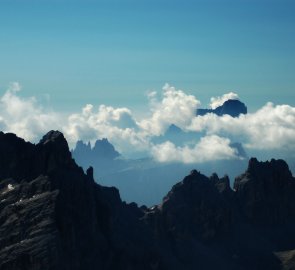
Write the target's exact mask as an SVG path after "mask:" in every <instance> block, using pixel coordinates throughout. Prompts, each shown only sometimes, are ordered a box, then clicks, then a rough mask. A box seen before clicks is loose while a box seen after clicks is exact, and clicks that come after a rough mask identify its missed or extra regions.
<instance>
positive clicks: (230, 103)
mask: <svg viewBox="0 0 295 270" xmlns="http://www.w3.org/2000/svg"><path fill="white" fill-rule="evenodd" d="M207 113H214V114H217V115H218V116H222V115H225V114H228V115H230V116H232V117H239V115H240V114H247V107H246V105H245V104H244V103H243V102H241V101H239V100H236V99H229V100H227V101H225V102H224V103H223V104H222V105H221V106H219V107H217V108H216V109H198V110H197V115H201V116H202V115H205V114H207Z"/></svg>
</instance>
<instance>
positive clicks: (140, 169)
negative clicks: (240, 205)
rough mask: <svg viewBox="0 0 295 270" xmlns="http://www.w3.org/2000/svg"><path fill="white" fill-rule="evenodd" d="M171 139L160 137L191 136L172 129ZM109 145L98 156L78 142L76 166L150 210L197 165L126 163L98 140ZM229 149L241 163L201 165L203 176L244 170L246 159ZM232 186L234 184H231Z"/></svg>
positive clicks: (242, 153)
mask: <svg viewBox="0 0 295 270" xmlns="http://www.w3.org/2000/svg"><path fill="white" fill-rule="evenodd" d="M167 133H168V135H170V136H168V137H167V136H166V135H165V136H162V138H160V137H158V138H159V139H163V140H164V141H166V140H167V139H168V138H169V139H170V140H172V139H173V136H172V135H173V134H175V137H174V138H175V140H173V142H175V141H176V140H177V139H178V140H179V141H180V140H182V141H183V138H184V136H186V138H188V137H187V136H190V135H193V136H195V134H196V133H195V132H194V133H192V132H191V133H186V132H184V131H182V130H181V129H180V128H178V127H177V126H175V125H171V127H170V128H169V129H168V131H167ZM99 141H100V142H104V143H105V144H107V145H108V147H104V149H108V151H109V153H106V152H103V151H102V153H100V149H96V150H95V151H94V148H93V149H91V146H90V144H89V143H88V144H86V143H83V142H82V141H79V142H77V145H76V148H75V149H74V150H72V155H73V158H74V159H75V161H76V162H77V164H79V165H80V166H82V167H83V169H84V170H85V171H86V170H87V168H88V167H89V166H92V167H93V168H94V178H95V180H96V181H97V182H98V183H100V184H102V185H105V186H115V187H117V188H119V189H120V194H121V196H122V198H123V199H124V200H126V201H127V202H136V203H138V204H140V205H147V206H152V205H155V204H158V203H159V202H160V201H161V199H162V198H163V196H165V194H166V192H167V190H169V188H170V187H171V186H172V185H174V184H175V183H177V182H178V181H179V179H180V178H181V177H182V176H183V175H185V174H186V173H187V172H189V171H191V170H192V169H193V168H194V167H195V166H196V164H183V163H180V162H179V163H161V162H157V161H155V160H153V159H152V158H141V159H125V158H124V157H122V156H121V155H120V154H119V153H118V152H117V151H116V150H115V149H114V147H113V146H112V145H111V144H110V143H109V142H108V141H107V140H106V139H103V140H99ZM179 143H180V142H179ZM231 147H232V148H233V149H234V150H235V151H236V152H237V154H238V155H239V157H240V159H235V160H219V161H215V162H203V163H202V164H198V168H199V169H200V170H202V172H204V173H206V174H212V173H213V172H217V173H218V174H220V175H224V174H228V175H229V176H230V178H231V179H233V178H234V177H235V176H236V175H237V174H240V173H241V172H243V171H244V170H245V168H246V167H247V161H248V157H247V155H246V153H245V151H244V149H243V147H242V145H241V144H239V143H232V144H231ZM232 184H233V183H232Z"/></svg>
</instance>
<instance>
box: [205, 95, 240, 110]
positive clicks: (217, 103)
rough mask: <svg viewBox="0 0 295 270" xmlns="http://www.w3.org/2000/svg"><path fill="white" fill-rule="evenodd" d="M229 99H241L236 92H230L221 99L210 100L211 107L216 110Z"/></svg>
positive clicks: (213, 98)
mask: <svg viewBox="0 0 295 270" xmlns="http://www.w3.org/2000/svg"><path fill="white" fill-rule="evenodd" d="M229 99H239V96H238V95H237V94H236V93H234V92H229V93H227V94H224V95H222V96H221V97H212V98H211V99H210V101H211V103H210V107H211V109H216V108H217V107H219V106H221V105H222V104H223V103H224V102H225V101H227V100H229Z"/></svg>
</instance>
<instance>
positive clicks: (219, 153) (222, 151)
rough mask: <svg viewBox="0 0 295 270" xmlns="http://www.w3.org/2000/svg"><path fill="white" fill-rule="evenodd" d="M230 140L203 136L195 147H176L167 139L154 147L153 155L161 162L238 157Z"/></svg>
mask: <svg viewBox="0 0 295 270" xmlns="http://www.w3.org/2000/svg"><path fill="white" fill-rule="evenodd" d="M230 143H231V142H230V140H229V139H227V138H222V137H219V136H216V135H210V136H206V137H202V138H201V140H200V141H199V143H197V144H195V145H194V146H193V147H190V146H184V147H176V146H175V145H174V144H173V143H171V142H169V141H167V142H165V143H163V144H159V145H154V146H153V147H152V155H153V157H154V158H155V159H156V160H157V161H160V162H181V163H202V162H206V161H214V160H221V159H222V160H224V159H233V158H238V157H237V152H236V150H235V149H233V148H231V147H230Z"/></svg>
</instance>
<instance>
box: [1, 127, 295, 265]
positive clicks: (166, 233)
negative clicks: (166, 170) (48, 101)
mask: <svg viewBox="0 0 295 270" xmlns="http://www.w3.org/2000/svg"><path fill="white" fill-rule="evenodd" d="M294 194H295V179H294V178H293V176H292V174H291V172H290V171H289V168H288V165H287V164H286V162H284V161H283V160H274V159H273V160H271V161H267V162H259V161H258V160H257V159H255V158H252V159H250V161H249V166H248V169H247V170H246V171H245V173H244V174H242V175H240V176H239V177H237V178H236V180H235V184H234V189H231V187H230V185H229V178H228V177H227V176H224V177H222V178H219V177H218V175H217V174H213V175H212V176H211V177H207V176H205V175H203V174H201V173H200V172H198V171H197V170H193V171H191V173H190V174H189V175H188V176H186V177H185V178H184V179H183V180H182V181H181V182H179V183H177V184H176V185H174V186H173V187H172V189H171V191H169V192H168V194H167V195H166V196H165V197H164V199H163V201H162V203H161V204H159V205H156V206H154V207H152V208H147V207H145V206H142V207H140V208H139V207H137V205H136V204H135V203H131V204H126V203H125V202H122V200H121V198H120V195H119V192H118V190H117V189H116V188H107V187H103V186H101V185H98V184H96V183H95V182H94V179H93V169H92V168H91V167H90V168H89V169H88V170H87V174H84V172H83V170H82V168H81V167H79V166H78V165H77V164H76V163H75V162H74V160H73V159H72V157H71V153H70V151H69V149H68V145H67V142H66V140H65V138H64V136H63V135H62V134H61V133H60V132H58V131H50V132H49V133H48V134H46V135H45V136H44V137H43V138H42V139H41V141H40V142H39V143H38V144H36V145H34V144H31V143H29V142H25V141H24V140H23V139H20V138H18V137H17V136H15V135H14V134H9V133H8V134H4V133H2V132H1V133H0V269H1V270H2V269H3V270H18V269H19V270H20V269H22V270H29V269H34V270H39V269H40V270H41V269H42V270H43V269H45V270H46V269H48V270H57V269H61V270H64V269H65V270H67V269H74V270H78V269H83V270H84V269H85V270H88V269H89V270H90V269H107V270H111V269H116V270H117V269H119V270H120V269H122V270H123V269H134V270H135V269H147V270H155V269H158V270H166V269H173V270H177V269H188V270H193V269H204V270H208V269H209V270H211V269H224V270H225V269H227V270H248V269H249V270H250V269H251V270H252V269H254V270H260V269H273V270H276V269H278V270H279V269H295V268H294V267H295V232H294V226H295V199H294V198H295V197H294Z"/></svg>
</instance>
